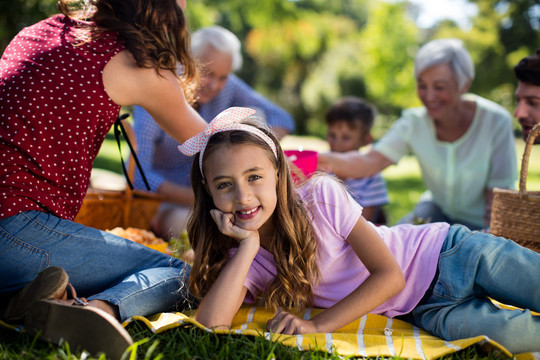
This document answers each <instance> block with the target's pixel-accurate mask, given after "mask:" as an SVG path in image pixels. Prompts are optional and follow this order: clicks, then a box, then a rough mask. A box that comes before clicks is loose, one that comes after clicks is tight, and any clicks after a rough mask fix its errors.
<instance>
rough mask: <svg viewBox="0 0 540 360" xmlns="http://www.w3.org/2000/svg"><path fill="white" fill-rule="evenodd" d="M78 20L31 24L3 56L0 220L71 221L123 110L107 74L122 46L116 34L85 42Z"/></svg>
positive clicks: (61, 18)
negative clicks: (49, 217) (34, 213)
mask: <svg viewBox="0 0 540 360" xmlns="http://www.w3.org/2000/svg"><path fill="white" fill-rule="evenodd" d="M77 24H80V23H78V22H76V21H74V20H72V19H69V18H67V17H65V16H63V15H56V16H53V17H51V18H49V19H46V20H43V21H41V22H39V23H37V24H35V25H33V26H30V27H27V28H25V29H23V30H22V31H21V32H20V33H19V34H18V35H17V36H16V37H15V38H14V39H13V40H12V41H11V43H10V44H9V46H8V47H7V48H6V50H5V51H4V54H3V55H2V58H1V60H0V218H5V217H8V216H12V215H15V214H18V213H21V212H23V211H29V210H40V211H45V212H50V213H52V214H54V215H56V216H59V217H61V218H65V219H73V218H74V217H75V215H76V214H77V212H78V211H79V209H80V206H81V204H82V199H83V198H84V195H85V193H86V190H87V188H88V184H89V179H90V173H91V170H92V163H93V161H94V158H95V157H96V155H97V153H98V151H99V148H100V146H101V144H102V142H103V140H104V139H105V135H106V134H107V132H108V130H109V128H110V127H111V125H112V123H113V122H114V120H115V119H116V117H117V116H118V112H119V111H120V106H118V105H116V104H115V103H114V102H113V101H112V100H111V99H110V98H109V97H108V96H107V93H106V92H105V89H104V87H103V82H102V73H103V68H104V66H105V64H107V62H108V61H109V60H110V59H111V58H112V57H113V56H114V55H116V54H117V53H119V52H120V51H122V50H123V49H124V46H123V44H122V43H121V42H120V41H119V40H118V37H117V35H116V34H114V33H108V34H106V35H105V36H104V37H102V38H101V39H99V40H96V41H93V42H86V43H83V42H82V41H81V34H82V30H81V29H80V27H77Z"/></svg>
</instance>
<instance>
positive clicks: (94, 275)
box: [0, 211, 194, 321]
mask: <svg viewBox="0 0 540 360" xmlns="http://www.w3.org/2000/svg"><path fill="white" fill-rule="evenodd" d="M0 254H1V258H0V259H1V260H0V297H2V296H6V295H8V294H11V293H13V292H15V291H17V290H19V289H21V288H23V287H24V286H26V285H27V284H28V283H29V282H30V281H32V279H34V277H35V276H36V275H37V274H38V273H39V272H40V271H42V270H44V269H45V268H47V267H49V266H60V267H62V268H64V269H65V270H66V272H67V274H68V275H69V282H70V283H71V284H72V285H73V286H74V287H75V289H76V290H77V295H78V296H82V297H87V298H88V300H94V299H100V300H105V301H108V302H110V303H112V304H114V305H116V306H118V309H119V312H120V317H121V320H122V321H123V320H125V319H127V318H130V317H132V316H134V315H141V316H146V315H151V314H155V313H159V312H163V311H176V310H182V309H183V308H186V307H189V306H190V305H194V304H193V303H192V301H194V300H193V299H192V298H191V297H190V296H189V294H188V292H187V281H188V277H189V272H190V267H189V265H187V264H185V263H184V262H183V261H181V260H180V259H177V258H173V257H171V256H168V255H165V254H163V253H161V252H159V251H156V250H153V249H150V248H148V247H146V246H144V245H140V244H137V243H135V242H133V241H130V240H126V239H123V238H121V237H118V236H115V235H112V234H110V233H107V232H105V231H101V230H97V229H93V228H89V227H86V226H83V225H81V224H78V223H74V222H72V221H69V220H63V219H60V218H58V217H56V216H54V215H51V214H48V213H44V212H41V211H28V212H24V213H21V214H18V215H15V216H11V217H8V218H5V219H0Z"/></svg>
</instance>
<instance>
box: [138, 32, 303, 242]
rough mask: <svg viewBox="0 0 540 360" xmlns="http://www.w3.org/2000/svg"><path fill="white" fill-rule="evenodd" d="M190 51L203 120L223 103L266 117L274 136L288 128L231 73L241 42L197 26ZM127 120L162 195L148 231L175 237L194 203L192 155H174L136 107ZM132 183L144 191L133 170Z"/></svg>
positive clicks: (289, 123) (285, 116)
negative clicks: (196, 70) (196, 64)
mask: <svg viewBox="0 0 540 360" xmlns="http://www.w3.org/2000/svg"><path fill="white" fill-rule="evenodd" d="M191 51H192V54H193V56H194V57H195V58H196V59H197V61H198V62H199V64H200V65H201V66H202V69H201V73H200V84H199V88H198V89H197V93H196V96H195V98H196V100H197V101H196V103H195V104H194V105H193V107H194V108H195V109H196V110H197V111H198V113H199V114H200V115H201V117H202V118H203V119H204V120H206V121H207V122H210V121H211V120H212V119H213V118H214V117H215V116H216V115H218V114H219V113H220V112H221V111H223V110H225V109H227V108H229V107H233V106H241V107H250V108H253V109H255V110H257V113H256V115H258V116H259V117H261V118H263V119H265V120H266V122H267V123H268V125H269V126H270V128H271V129H272V130H273V131H274V133H275V134H276V136H277V137H278V138H282V137H283V136H285V135H286V134H288V133H290V132H292V131H294V128H295V124H294V120H293V118H292V117H291V115H290V114H289V113H287V112H286V111H285V110H283V109H282V108H280V107H279V106H277V105H276V104H274V103H272V102H271V101H270V100H268V99H266V98H265V97H263V96H262V95H260V94H259V93H257V92H256V91H255V90H253V89H252V88H251V87H250V86H249V85H248V84H246V83H245V82H244V81H242V80H241V79H240V78H238V77H237V76H236V75H234V73H233V72H234V71H237V70H239V69H240V68H241V66H242V53H241V44H240V40H238V38H237V37H236V35H234V34H233V33H232V32H230V31H229V30H227V29H225V28H223V27H221V26H209V27H205V28H201V29H199V30H197V31H195V32H194V33H193V34H192V36H191ZM133 118H134V122H133V128H134V131H135V135H136V138H137V144H138V153H137V155H138V157H139V160H140V162H141V164H142V167H143V169H144V171H145V175H146V177H147V179H148V183H149V185H150V188H151V190H152V191H155V192H157V193H158V194H161V195H163V196H164V197H165V199H167V200H166V202H165V203H164V204H163V205H162V206H161V207H160V208H159V210H158V213H157V215H156V216H155V217H154V219H153V221H152V230H153V231H154V232H155V233H156V234H157V235H158V236H160V237H163V238H166V239H168V238H171V237H178V236H179V235H180V234H181V233H182V231H183V230H184V229H185V225H186V222H187V218H188V216H189V212H190V210H191V208H192V206H193V201H194V196H193V191H192V190H191V185H190V177H189V172H190V169H191V161H192V158H191V157H187V156H184V155H182V154H180V152H179V151H178V149H177V147H178V145H179V143H178V142H177V141H176V140H174V139H173V138H172V137H170V136H169V135H168V134H167V133H166V132H165V131H163V130H162V129H161V128H160V127H159V126H158V125H157V124H156V122H155V121H154V119H153V118H152V117H151V116H150V114H148V112H146V110H144V109H143V108H142V107H139V106H135V107H134V109H133ZM135 187H136V188H139V189H145V185H144V182H143V180H142V178H141V177H140V176H139V175H138V174H137V176H136V178H135Z"/></svg>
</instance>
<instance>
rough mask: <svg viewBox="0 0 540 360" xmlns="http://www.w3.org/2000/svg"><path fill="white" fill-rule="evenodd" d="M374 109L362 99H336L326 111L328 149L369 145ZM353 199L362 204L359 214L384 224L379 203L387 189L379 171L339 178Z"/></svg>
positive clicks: (371, 140) (353, 149)
mask: <svg viewBox="0 0 540 360" xmlns="http://www.w3.org/2000/svg"><path fill="white" fill-rule="evenodd" d="M374 120H375V110H374V108H373V107H372V106H370V105H369V104H367V103H366V102H365V101H364V100H362V99H360V98H357V97H353V96H348V97H344V98H341V99H339V100H337V101H336V102H335V103H334V104H333V105H332V106H330V108H329V109H328V110H327V111H326V124H327V126H328V129H327V132H326V140H327V141H328V143H329V145H330V150H331V151H336V152H347V151H358V150H359V149H360V148H361V147H363V146H365V145H368V144H371V143H372V142H373V137H372V136H371V127H372V126H373V122H374ZM342 180H343V181H344V183H345V186H346V187H347V188H348V189H349V190H350V191H351V193H352V194H353V197H354V198H355V199H356V201H357V202H358V203H359V204H360V205H362V206H363V207H364V209H363V211H362V215H363V216H364V218H365V219H366V220H368V221H371V222H373V223H375V224H385V223H386V219H385V218H384V213H383V209H382V206H383V205H385V204H388V191H387V188H386V183H385V182H384V179H383V178H382V176H381V174H380V173H378V174H375V175H373V176H370V177H365V178H359V179H353V178H351V179H342Z"/></svg>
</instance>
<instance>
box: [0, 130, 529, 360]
mask: <svg viewBox="0 0 540 360" xmlns="http://www.w3.org/2000/svg"><path fill="white" fill-rule="evenodd" d="M299 145H301V146H303V147H304V148H305V149H314V150H319V151H325V150H326V149H327V147H326V144H325V143H324V142H323V141H321V140H320V139H316V138H307V137H287V138H285V139H284V142H283V147H284V148H286V149H287V148H288V149H291V148H297V147H298V146H299ZM123 150H124V151H125V152H124V154H126V153H127V152H126V150H127V147H126V146H123ZM516 151H517V154H518V158H519V164H521V157H522V154H523V141H521V140H519V139H518V140H516ZM530 159H531V161H530V163H529V176H528V180H527V189H528V190H540V161H538V159H540V146H537V147H536V148H534V149H533V153H532V155H531V158H530ZM95 166H96V167H100V168H106V169H109V170H112V171H114V172H117V173H121V172H122V170H121V166H120V160H119V154H118V148H117V145H116V142H115V141H114V138H112V137H110V136H108V137H107V140H106V142H105V144H104V146H103V147H102V150H101V152H100V154H99V155H98V158H97V159H96V162H95ZM383 175H384V177H385V179H386V181H387V185H388V190H389V194H390V204H389V205H388V206H387V208H386V210H387V213H388V215H389V219H390V223H394V222H395V221H397V220H398V219H399V218H401V217H402V216H403V215H405V214H406V213H408V212H409V211H410V210H411V209H412V208H413V207H414V204H415V203H416V201H417V200H418V197H419V196H420V194H421V193H422V192H423V191H424V188H425V187H424V184H423V182H422V180H421V177H420V172H419V168H418V164H417V162H416V160H415V159H414V158H412V157H406V158H404V159H402V160H401V161H400V163H399V164H398V165H396V166H391V167H389V168H388V169H386V170H385V171H384V172H383ZM66 321H67V319H66ZM127 330H128V332H129V333H130V334H131V335H132V337H133V339H134V341H136V343H137V344H138V345H137V350H136V353H137V358H138V359H143V358H144V359H246V358H249V359H261V360H263V359H298V360H299V359H343V358H342V357H339V356H337V355H332V354H328V353H326V352H321V351H299V350H298V349H295V348H291V347H287V346H284V345H281V344H277V343H272V342H269V341H266V340H265V339H264V338H258V337H248V336H238V335H232V334H231V335H216V334H212V333H208V332H205V331H202V330H200V329H198V328H196V327H193V326H184V327H178V328H175V329H171V330H167V331H165V332H163V333H161V334H153V333H152V332H151V331H150V330H149V329H148V328H147V327H146V326H145V325H143V324H141V323H138V322H134V323H132V324H130V325H128V327H127ZM497 358H500V357H498V356H497V355H490V356H486V355H484V354H483V353H482V351H481V350H480V349H479V348H477V347H474V346H473V347H470V348H467V349H465V350H463V351H460V352H457V353H455V354H452V355H450V356H446V357H444V359H448V360H450V359H455V360H465V359H497ZM4 359H29V360H30V359H66V360H67V359H92V357H89V356H88V355H87V354H81V353H75V354H74V353H72V351H71V350H70V348H69V346H66V345H64V346H62V347H58V346H54V345H51V344H48V343H46V342H43V341H40V340H37V339H36V338H34V337H31V336H29V335H28V334H20V333H17V332H14V331H12V330H8V329H5V328H0V360H4ZM396 359H399V358H396Z"/></svg>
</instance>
